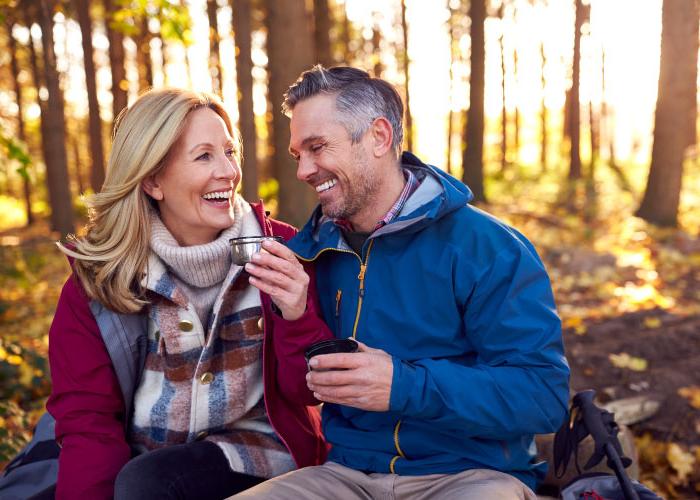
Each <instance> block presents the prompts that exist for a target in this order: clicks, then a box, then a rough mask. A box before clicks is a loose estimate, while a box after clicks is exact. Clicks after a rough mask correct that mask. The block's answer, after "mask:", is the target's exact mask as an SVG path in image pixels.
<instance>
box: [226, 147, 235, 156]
mask: <svg viewBox="0 0 700 500" xmlns="http://www.w3.org/2000/svg"><path fill="white" fill-rule="evenodd" d="M226 156H228V157H229V158H233V157H234V156H236V150H235V149H227V150H226Z"/></svg>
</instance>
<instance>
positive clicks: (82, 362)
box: [46, 276, 130, 499]
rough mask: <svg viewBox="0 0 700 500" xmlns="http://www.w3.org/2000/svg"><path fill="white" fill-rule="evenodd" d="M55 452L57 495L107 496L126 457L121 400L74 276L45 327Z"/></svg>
mask: <svg viewBox="0 0 700 500" xmlns="http://www.w3.org/2000/svg"><path fill="white" fill-rule="evenodd" d="M49 362H50V366H51V379H52V385H53V387H52V392H51V396H50V397H49V400H48V402H47V404H46V406H47V409H48V411H49V412H50V413H51V414H52V415H53V416H54V418H55V419H56V440H57V442H58V443H59V445H60V446H61V453H60V455H59V468H58V470H59V472H58V483H57V487H56V498H58V499H62V498H66V499H68V498H70V499H73V498H96V499H97V498H112V497H113V495H114V479H115V477H116V476H117V474H118V472H119V470H120V469H121V468H122V466H123V465H124V464H125V463H126V462H127V461H128V460H129V458H130V450H129V446H128V445H127V443H126V440H125V437H124V421H123V419H124V402H123V397H122V394H121V391H120V388H119V383H118V381H117V377H116V374H115V372H114V369H113V367H112V363H111V360H110V358H109V354H108V353H107V350H106V348H105V346H104V343H103V342H102V338H101V336H100V332H99V329H98V327H97V323H96V322H95V318H94V317H93V315H92V313H91V312H90V308H89V302H88V298H87V296H86V295H85V292H84V291H83V289H82V287H81V286H80V285H79V283H78V279H77V278H76V277H75V276H71V277H70V278H69V279H68V281H67V282H66V283H65V285H64V286H63V291H62V292H61V297H60V298H59V301H58V306H57V309H56V314H55V316H54V319H53V323H52V324H51V329H50V330H49Z"/></svg>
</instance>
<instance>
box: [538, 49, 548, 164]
mask: <svg viewBox="0 0 700 500" xmlns="http://www.w3.org/2000/svg"><path fill="white" fill-rule="evenodd" d="M540 59H541V61H542V69H541V73H540V75H541V82H542V103H541V104H540V129H541V136H540V139H541V141H542V142H541V143H540V163H541V164H542V172H546V171H547V101H546V97H547V78H546V76H545V67H546V66H547V55H546V53H545V51H544V42H540Z"/></svg>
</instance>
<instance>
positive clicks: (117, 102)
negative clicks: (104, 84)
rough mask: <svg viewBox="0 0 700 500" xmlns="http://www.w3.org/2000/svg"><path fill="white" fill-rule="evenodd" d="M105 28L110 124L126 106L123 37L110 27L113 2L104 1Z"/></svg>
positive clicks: (126, 83) (126, 88) (113, 7)
mask: <svg viewBox="0 0 700 500" xmlns="http://www.w3.org/2000/svg"><path fill="white" fill-rule="evenodd" d="M104 8H105V12H106V14H105V26H106V30H107V39H108V40H109V67H110V70H111V73H112V123H113V124H114V121H115V120H116V119H117V116H119V113H120V112H121V110H122V109H124V108H125V107H126V106H127V104H128V95H127V90H128V88H129V87H128V85H129V82H128V80H127V79H126V68H125V66H124V35H123V34H122V33H121V32H120V31H119V30H118V29H115V28H113V27H112V26H111V23H112V21H113V16H114V13H115V12H116V10H117V9H116V7H115V4H114V0H104Z"/></svg>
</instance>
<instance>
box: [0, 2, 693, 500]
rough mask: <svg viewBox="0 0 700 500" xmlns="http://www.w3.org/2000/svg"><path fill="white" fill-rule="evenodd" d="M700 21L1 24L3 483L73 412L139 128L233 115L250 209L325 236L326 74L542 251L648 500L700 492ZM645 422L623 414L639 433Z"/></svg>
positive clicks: (46, 17) (311, 11)
mask: <svg viewBox="0 0 700 500" xmlns="http://www.w3.org/2000/svg"><path fill="white" fill-rule="evenodd" d="M699 18H700V1H699V0H587V1H583V0H448V1H444V0H433V1H421V0H375V1H371V2H370V1H367V0H98V1H90V2H89V1H87V0H0V327H2V332H3V333H2V336H1V338H0V466H1V465H2V464H3V463H4V462H5V461H6V460H7V459H8V458H9V457H11V456H12V454H13V453H14V452H15V451H16V449H17V448H18V447H20V446H21V445H22V443H23V442H24V441H25V440H26V439H27V438H28V436H29V431H30V429H31V426H32V424H33V422H35V421H36V418H37V416H38V415H39V413H40V412H41V411H42V408H43V404H44V401H45V398H46V396H47V394H48V392H49V391H50V379H49V376H48V365H47V361H46V352H47V338H46V333H47V330H48V326H49V325H50V322H51V318H52V314H53V310H54V307H55V304H56V300H57V297H58V294H59V293H60V287H61V284H62V282H63V281H64V280H65V278H66V276H67V275H68V271H69V269H68V266H67V263H66V262H65V259H64V258H63V257H61V255H60V253H59V252H58V251H57V250H56V249H55V247H54V246H53V242H54V241H56V240H57V239H60V238H62V237H64V236H65V235H67V234H69V233H73V232H77V233H80V231H81V227H82V226H83V225H84V222H85V218H86V215H87V213H86V209H85V204H84V200H85V196H86V195H89V194H90V193H93V192H95V191H98V190H99V189H100V186H101V184H102V182H103V180H104V175H105V169H106V160H107V157H108V154H109V149H110V135H111V130H112V125H113V122H114V119H115V117H116V116H117V115H118V114H119V112H120V111H121V110H122V109H123V108H124V107H125V106H127V105H128V104H129V103H131V102H133V100H134V99H135V98H136V97H137V96H138V95H139V93H140V92H143V91H144V90H145V89H147V88H150V87H162V86H177V87H188V88H193V89H196V90H207V91H211V92H215V93H216V94H218V95H220V96H221V97H222V98H223V100H224V103H225V106H226V108H227V109H228V111H229V112H230V114H231V116H232V118H234V119H235V120H236V123H237V128H238V129H239V130H240V132H241V137H242V142H243V154H244V161H243V183H242V186H241V193H242V194H243V196H244V197H245V198H246V199H248V200H251V201H253V200H257V199H258V198H263V199H264V200H265V202H266V206H267V207H268V208H271V209H272V211H273V213H274V214H275V215H276V216H277V217H278V218H280V219H282V220H285V221H288V222H290V223H293V224H295V225H301V224H303V223H304V221H305V220H306V218H307V217H308V215H309V213H310V212H311V210H312V208H313V207H314V205H315V199H316V197H315V193H313V191H312V190H311V189H310V188H308V187H307V186H305V185H304V184H302V183H300V182H298V181H297V180H296V178H295V164H294V162H293V161H292V160H291V158H290V157H289V155H288V153H287V145H288V140H289V130H288V126H289V122H288V119H287V118H286V117H284V116H283V115H282V113H281V111H280V105H281V101H282V94H283V92H284V91H285V90H286V88H287V87H288V86H289V85H290V84H291V83H292V82H294V80H295V79H296V78H297V77H298V75H299V73H301V72H302V71H303V70H305V69H308V68H310V67H311V66H312V65H313V64H316V63H321V64H323V65H325V66H333V65H353V66H358V67H360V68H363V69H365V70H367V71H369V72H370V73H372V74H373V75H375V76H378V77H382V78H385V79H387V80H389V81H390V82H392V83H393V84H395V85H396V86H397V88H398V89H399V91H400V93H401V94H402V96H403V98H404V103H405V104H406V108H407V114H406V121H405V127H406V131H407V133H406V134H405V148H406V149H407V150H411V151H413V152H415V153H416V154H418V155H419V157H421V158H422V159H423V160H424V161H426V162H428V163H431V164H434V165H436V166H438V167H439V168H442V169H444V170H446V171H448V172H450V173H452V174H453V175H454V176H456V177H458V178H461V179H463V180H464V181H465V182H466V183H467V184H468V185H469V186H470V187H471V188H472V190H473V191H474V192H475V194H476V203H477V204H478V205H479V206H481V207H482V208H484V209H485V210H487V211H489V212H492V213H494V214H496V215H497V216H499V217H501V218H503V219H505V220H507V221H508V222H509V223H511V224H513V225H514V226H515V227H517V228H518V229H519V230H521V231H522V232H524V233H525V234H526V235H527V236H528V237H529V238H530V239H531V240H532V241H533V242H534V244H535V245H536V247H537V249H538V251H539V252H540V254H541V255H542V257H543V259H544V260H545V263H546V264H547V267H548V270H549V272H550V275H551V278H552V282H553V286H554V289H555V294H556V298H557V302H558V307H559V312H560V315H561V316H562V321H563V325H564V332H565V342H566V347H567V354H568V357H569V361H570V364H571V366H572V389H573V390H580V389H584V388H595V389H596V390H597V391H598V396H599V400H600V401H601V402H602V403H609V404H618V405H623V406H618V408H620V407H622V408H624V411H625V412H627V415H629V417H625V418H626V420H625V422H626V423H628V424H629V425H630V428H631V430H632V432H633V434H634V436H635V438H636V440H637V445H638V446H637V447H638V451H639V453H640V465H641V470H642V480H644V481H645V483H646V484H650V485H651V486H652V487H653V488H654V489H655V490H656V491H658V492H659V493H662V494H663V495H666V496H668V497H669V498H692V497H695V495H698V492H700V446H699V445H700V385H699V384H700V382H698V378H697V373H698V372H700V237H699V236H698V234H699V232H700V208H698V205H699V203H700V154H699V151H698V146H697V144H698V136H699V132H700V128H699V127H698V125H697V122H698V106H697V101H698V39H699V29H698V21H699ZM620 411H621V410H618V413H620Z"/></svg>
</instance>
